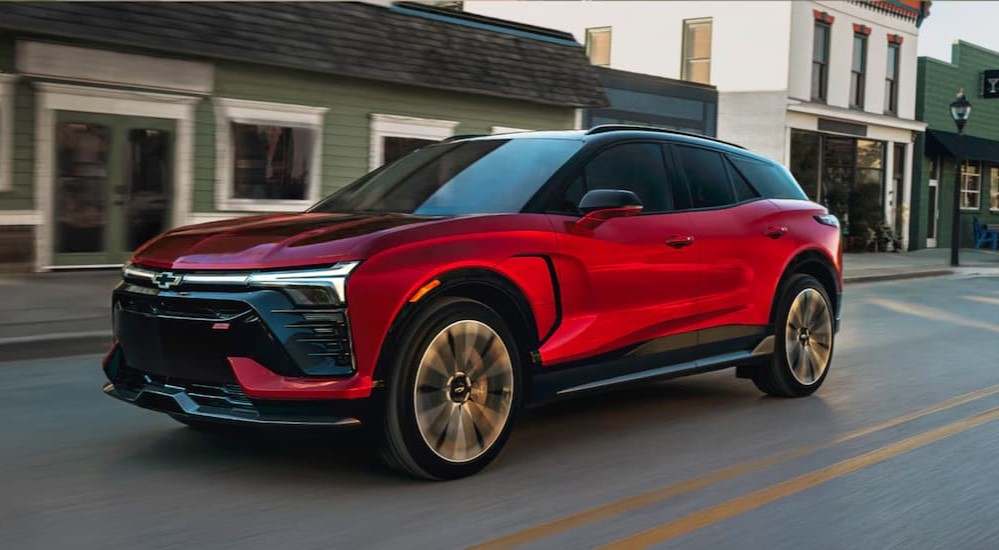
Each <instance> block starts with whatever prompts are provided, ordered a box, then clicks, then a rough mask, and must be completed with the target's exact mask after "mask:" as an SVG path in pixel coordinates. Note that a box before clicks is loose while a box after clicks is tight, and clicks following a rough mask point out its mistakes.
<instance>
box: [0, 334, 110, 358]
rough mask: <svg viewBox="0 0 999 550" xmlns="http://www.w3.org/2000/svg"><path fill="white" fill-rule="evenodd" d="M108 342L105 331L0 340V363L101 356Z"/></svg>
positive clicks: (107, 347) (34, 335) (36, 335)
mask: <svg viewBox="0 0 999 550" xmlns="http://www.w3.org/2000/svg"><path fill="white" fill-rule="evenodd" d="M111 339H112V335H111V331H109V330H99V331H97V330H95V331H89V332H63V333H54V334H33V335H31V336H14V337H10V338H0V361H17V360H23V359H39V358H51V357H63V356H70V355H88V354H92V353H105V352H106V351H107V350H108V349H109V348H110V346H111Z"/></svg>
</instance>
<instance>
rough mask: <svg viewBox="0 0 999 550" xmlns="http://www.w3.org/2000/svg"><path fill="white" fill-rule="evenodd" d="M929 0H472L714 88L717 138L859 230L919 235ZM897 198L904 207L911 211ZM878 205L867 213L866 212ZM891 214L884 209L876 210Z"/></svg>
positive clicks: (609, 54) (601, 53)
mask: <svg viewBox="0 0 999 550" xmlns="http://www.w3.org/2000/svg"><path fill="white" fill-rule="evenodd" d="M928 4H929V2H921V1H919V0H843V1H834V0H812V1H796V2H784V1H777V2H743V1H724V2H722V1H718V2H715V1H670V2H631V1H602V2H599V1H598V2H561V1H531V2H506V1H474V2H465V4H464V6H465V9H466V10H468V11H473V12H476V13H481V14H483V15H490V16H494V17H501V18H504V19H511V20H514V21H521V22H524V23H529V24H534V25H540V26H545V27H552V28H558V29H562V30H566V31H569V32H571V33H573V35H574V36H575V37H576V39H577V40H579V41H580V42H583V43H586V44H587V51H588V54H589V55H590V59H591V61H593V62H594V63H595V64H600V65H608V66H610V67H613V68H615V69H622V70H627V71H634V72H641V73H647V74H653V75H657V76H665V77H669V78H679V79H685V80H694V81H701V82H706V83H710V84H713V85H715V86H717V88H718V92H719V96H718V137H719V138H721V139H724V140H728V141H732V142H735V143H739V144H741V145H744V146H745V147H747V148H749V149H751V150H753V151H756V152H758V153H761V154H764V155H766V156H769V157H771V158H773V159H776V160H778V161H782V162H783V163H785V164H786V165H787V166H788V167H790V168H791V170H792V171H793V172H794V173H795V176H796V177H797V178H798V180H799V181H800V182H801V184H802V186H803V187H804V188H805V190H806V192H807V193H808V194H809V195H810V196H811V197H812V198H813V199H816V200H819V201H820V202H823V203H825V204H827V205H828V206H829V207H830V209H831V210H832V211H833V212H834V213H837V214H838V215H840V216H841V218H846V221H847V222H848V225H849V226H850V229H851V230H853V232H854V234H859V233H861V232H863V231H864V228H865V227H871V228H873V226H874V225H878V224H880V222H881V220H880V219H877V218H879V217H880V216H883V219H884V220H885V221H887V222H888V223H889V224H890V225H891V226H892V227H893V228H894V229H895V231H896V233H897V234H898V235H899V236H900V237H901V239H902V240H903V242H906V241H907V239H908V227H909V212H908V208H907V206H906V204H907V203H908V200H909V197H910V196H911V182H912V159H913V141H914V139H915V135H916V134H917V133H918V132H922V131H923V130H924V129H925V127H926V125H925V124H924V123H922V122H918V121H916V120H915V100H916V45H917V40H918V36H919V28H918V27H919V23H921V22H922V19H923V18H924V17H925V15H926V13H927V6H928ZM896 204H900V205H901V208H899V207H897V206H896ZM865 207H866V208H868V209H869V211H866V212H865V211H862V210H864V208H865ZM878 214H880V216H879V215H878Z"/></svg>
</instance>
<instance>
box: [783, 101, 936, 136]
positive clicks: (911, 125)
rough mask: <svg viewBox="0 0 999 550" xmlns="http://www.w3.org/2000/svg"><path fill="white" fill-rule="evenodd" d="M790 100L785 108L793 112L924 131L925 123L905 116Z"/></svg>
mask: <svg viewBox="0 0 999 550" xmlns="http://www.w3.org/2000/svg"><path fill="white" fill-rule="evenodd" d="M791 101H792V103H790V104H789V105H788V106H787V110H788V111H791V112H794V113H802V114H807V115H814V116H820V117H823V118H832V119H837V120H843V121H847V122H853V123H856V124H866V125H868V126H882V127H887V128H898V129H902V130H911V131H913V132H925V131H926V123H925V122H922V121H919V120H910V119H906V118H898V117H893V116H887V115H879V114H876V113H868V112H866V111H856V110H853V109H842V108H839V107H830V106H829V105H821V104H818V103H806V102H800V103H798V102H795V100H791Z"/></svg>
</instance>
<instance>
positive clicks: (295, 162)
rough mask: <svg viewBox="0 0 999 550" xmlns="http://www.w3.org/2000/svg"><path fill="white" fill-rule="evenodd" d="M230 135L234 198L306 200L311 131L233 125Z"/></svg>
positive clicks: (310, 158)
mask: <svg viewBox="0 0 999 550" xmlns="http://www.w3.org/2000/svg"><path fill="white" fill-rule="evenodd" d="M231 132H232V143H233V155H232V156H233V171H232V174H233V193H232V196H233V198H236V199H257V200H295V201H301V200H305V199H306V197H307V196H308V193H307V187H308V181H309V176H310V170H311V168H312V160H313V154H314V144H315V140H316V135H315V131H314V130H311V129H308V128H293V127H289V126H269V125H262V124H240V123H238V122H233V123H232V126H231Z"/></svg>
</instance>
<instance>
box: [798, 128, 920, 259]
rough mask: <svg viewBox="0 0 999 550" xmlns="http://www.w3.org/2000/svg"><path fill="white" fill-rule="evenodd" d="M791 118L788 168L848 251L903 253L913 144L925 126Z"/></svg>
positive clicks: (906, 232)
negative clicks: (829, 217)
mask: <svg viewBox="0 0 999 550" xmlns="http://www.w3.org/2000/svg"><path fill="white" fill-rule="evenodd" d="M791 118H792V119H793V120H795V121H796V122H797V123H796V124H793V125H791V127H790V128H789V134H790V135H789V140H788V142H789V148H790V151H789V154H788V158H789V162H788V167H789V168H790V169H791V172H792V173H793V174H794V176H795V178H796V179H797V180H798V182H799V183H801V186H802V188H803V189H804V190H805V193H806V194H808V197H809V198H811V199H812V200H814V201H816V202H818V203H821V204H823V205H825V206H826V207H827V208H829V211H830V212H832V213H833V214H835V215H836V216H837V217H838V218H839V219H840V221H841V223H842V224H843V229H844V236H845V238H846V239H845V241H846V247H847V250H855V251H862V250H882V251H883V250H893V249H896V248H902V249H904V248H905V245H906V242H907V240H908V230H907V224H908V216H909V207H908V204H909V203H908V198H909V196H910V194H911V193H910V185H909V182H911V166H912V162H911V159H912V154H913V138H914V137H915V136H916V135H918V132H919V131H920V130H921V129H922V127H923V126H922V124H921V123H918V122H915V121H912V122H909V121H901V120H898V119H894V120H892V121H891V122H892V125H891V126H887V125H872V124H858V123H857V122H855V121H850V122H847V121H845V120H838V119H829V118H825V117H814V118H812V117H804V116H795V114H794V113H792V117H791ZM806 128H807V129H806Z"/></svg>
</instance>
